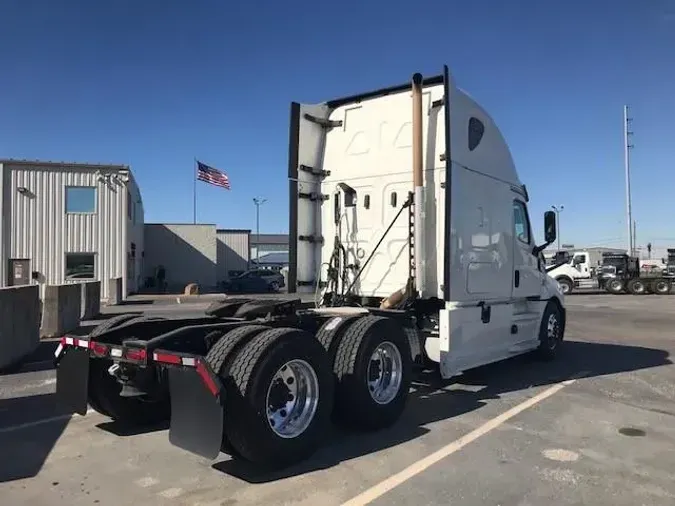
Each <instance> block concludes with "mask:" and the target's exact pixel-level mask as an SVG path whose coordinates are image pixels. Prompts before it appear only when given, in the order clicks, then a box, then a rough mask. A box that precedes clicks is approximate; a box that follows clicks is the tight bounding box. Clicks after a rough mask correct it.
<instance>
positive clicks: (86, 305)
mask: <svg viewBox="0 0 675 506" xmlns="http://www.w3.org/2000/svg"><path fill="white" fill-rule="evenodd" d="M99 314H101V282H100V281H88V282H86V283H82V312H81V313H80V316H81V317H82V319H83V320H93V319H94V318H96V317H97V316H98V315H99Z"/></svg>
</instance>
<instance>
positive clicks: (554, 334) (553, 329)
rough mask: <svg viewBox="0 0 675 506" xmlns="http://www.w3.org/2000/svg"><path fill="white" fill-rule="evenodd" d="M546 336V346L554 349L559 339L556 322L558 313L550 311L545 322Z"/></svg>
mask: <svg viewBox="0 0 675 506" xmlns="http://www.w3.org/2000/svg"><path fill="white" fill-rule="evenodd" d="M546 338H547V340H548V347H549V349H550V350H554V349H555V348H556V346H558V341H559V340H560V322H558V315H557V314H556V313H551V314H550V315H549V317H548V322H547V323H546Z"/></svg>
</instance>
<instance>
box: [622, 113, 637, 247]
mask: <svg viewBox="0 0 675 506" xmlns="http://www.w3.org/2000/svg"><path fill="white" fill-rule="evenodd" d="M632 120H633V119H632V118H629V117H628V106H627V105H624V106H623V140H624V149H623V163H624V169H625V172H626V224H627V226H628V251H629V252H630V254H631V255H633V251H634V249H635V235H634V230H633V229H634V223H633V208H632V203H631V193H630V153H629V152H630V150H631V149H632V148H633V145H632V144H631V143H630V141H629V139H630V136H631V135H633V132H631V131H630V123H631V121H632Z"/></svg>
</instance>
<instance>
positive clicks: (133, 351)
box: [124, 348, 147, 362]
mask: <svg viewBox="0 0 675 506" xmlns="http://www.w3.org/2000/svg"><path fill="white" fill-rule="evenodd" d="M124 356H125V357H126V358H127V359H129V360H135V361H137V362H145V360H146V358H147V353H146V352H145V349H144V348H129V349H127V351H126V353H125V354H124Z"/></svg>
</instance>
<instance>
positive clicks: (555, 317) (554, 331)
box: [536, 301, 565, 361]
mask: <svg viewBox="0 0 675 506" xmlns="http://www.w3.org/2000/svg"><path fill="white" fill-rule="evenodd" d="M564 330H565V325H564V321H563V313H562V311H561V309H560V306H559V305H558V303H557V302H555V301H549V303H548V304H547V305H546V309H544V314H543V315H542V317H541V325H540V327H539V347H538V348H537V350H536V355H537V357H538V358H540V359H542V360H547V361H549V360H553V359H554V358H555V356H556V354H557V352H558V349H559V348H560V343H561V342H562V340H563V337H564Z"/></svg>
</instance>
